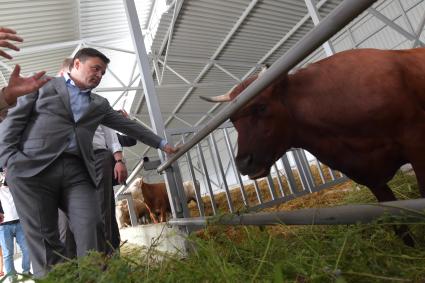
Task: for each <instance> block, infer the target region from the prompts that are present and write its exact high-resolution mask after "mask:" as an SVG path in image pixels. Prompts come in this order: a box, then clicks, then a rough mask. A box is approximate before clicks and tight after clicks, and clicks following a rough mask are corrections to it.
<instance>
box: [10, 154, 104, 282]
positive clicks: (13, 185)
mask: <svg viewBox="0 0 425 283" xmlns="http://www.w3.org/2000/svg"><path fill="white" fill-rule="evenodd" d="M17 173H18V172H16V174H15V172H14V170H9V171H8V176H7V180H8V184H9V187H10V191H11V193H12V196H13V199H14V201H15V206H16V209H17V211H18V214H19V217H20V221H21V224H22V227H23V228H24V232H25V236H26V239H27V243H28V247H29V251H30V258H31V261H32V264H33V270H34V276H35V277H36V278H41V277H43V276H45V275H46V274H47V272H48V271H49V270H50V269H51V267H52V266H53V265H55V264H57V263H59V262H61V261H63V257H62V256H61V255H65V249H64V245H63V244H62V242H61V241H60V239H59V231H58V209H59V208H60V209H61V210H62V211H64V212H65V214H66V215H67V217H68V219H69V223H70V226H71V230H72V231H74V237H75V240H76V244H77V256H79V257H80V256H84V255H86V254H87V252H88V251H90V250H97V251H102V244H103V243H104V241H105V239H104V234H103V229H102V228H103V227H102V226H103V225H102V220H101V214H100V207H99V205H97V195H96V190H95V187H94V185H93V183H92V181H91V179H90V176H89V174H88V171H87V169H86V167H85V165H84V162H83V161H82V159H80V158H79V157H78V156H74V155H70V154H62V155H61V156H59V157H58V158H57V159H56V160H55V161H54V162H53V163H52V164H50V165H49V166H48V167H47V168H46V169H44V170H43V171H41V172H40V173H39V174H37V175H35V176H32V177H21V176H19V174H17Z"/></svg>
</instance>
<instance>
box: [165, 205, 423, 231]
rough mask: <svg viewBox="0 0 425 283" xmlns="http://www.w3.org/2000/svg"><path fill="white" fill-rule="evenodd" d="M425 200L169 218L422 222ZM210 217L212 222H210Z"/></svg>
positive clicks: (227, 221) (249, 222)
mask: <svg viewBox="0 0 425 283" xmlns="http://www.w3.org/2000/svg"><path fill="white" fill-rule="evenodd" d="M424 209H425V199H423V198H422V199H411V200H399V201H391V202H381V203H372V204H357V205H343V206H337V207H330V208H306V209H299V210H295V211H279V212H274V213H249V214H242V215H234V214H233V215H228V217H221V218H220V219H218V220H217V219H215V218H213V219H211V218H198V217H197V218H191V219H171V220H170V221H169V223H170V224H173V225H195V226H205V225H207V224H216V225H217V224H220V225H273V224H285V225H341V224H357V223H370V222H372V221H375V220H377V219H379V218H381V217H383V216H385V215H389V214H391V215H392V216H403V217H406V218H408V219H409V223H424V221H425V217H424V215H423V211H424ZM211 220H212V221H211Z"/></svg>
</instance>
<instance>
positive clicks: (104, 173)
mask: <svg viewBox="0 0 425 283" xmlns="http://www.w3.org/2000/svg"><path fill="white" fill-rule="evenodd" d="M113 164H114V159H113V156H112V154H111V152H110V151H109V150H106V149H105V150H97V151H96V174H97V177H98V178H100V180H99V185H98V189H97V194H98V199H99V204H100V211H101V214H102V221H103V224H104V228H105V240H106V243H105V252H106V253H107V254H112V253H113V252H114V250H116V249H118V248H119V230H118V224H117V220H116V218H115V197H114V191H113V187H112V178H113V177H114V176H113V169H112V168H113ZM117 242H118V244H117Z"/></svg>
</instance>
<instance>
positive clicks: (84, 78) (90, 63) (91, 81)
mask: <svg viewBox="0 0 425 283" xmlns="http://www.w3.org/2000/svg"><path fill="white" fill-rule="evenodd" d="M106 67H107V65H106V64H105V63H104V62H103V61H102V59H100V58H98V57H89V58H87V59H86V60H85V61H84V62H81V61H80V60H79V59H75V61H74V67H73V68H72V70H71V77H72V79H73V80H74V81H75V83H76V85H77V86H78V87H79V88H80V89H87V88H90V89H91V88H95V87H97V86H98V85H99V83H100V81H101V79H102V77H103V75H104V74H105V71H106Z"/></svg>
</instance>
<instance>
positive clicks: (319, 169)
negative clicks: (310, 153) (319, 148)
mask: <svg viewBox="0 0 425 283" xmlns="http://www.w3.org/2000/svg"><path fill="white" fill-rule="evenodd" d="M314 160H315V162H316V166H317V171H318V172H319V176H320V180H321V181H322V184H324V183H326V180H325V174H324V173H323V169H322V165H321V164H320V161H319V159H317V158H316V157H315V158H314Z"/></svg>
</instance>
